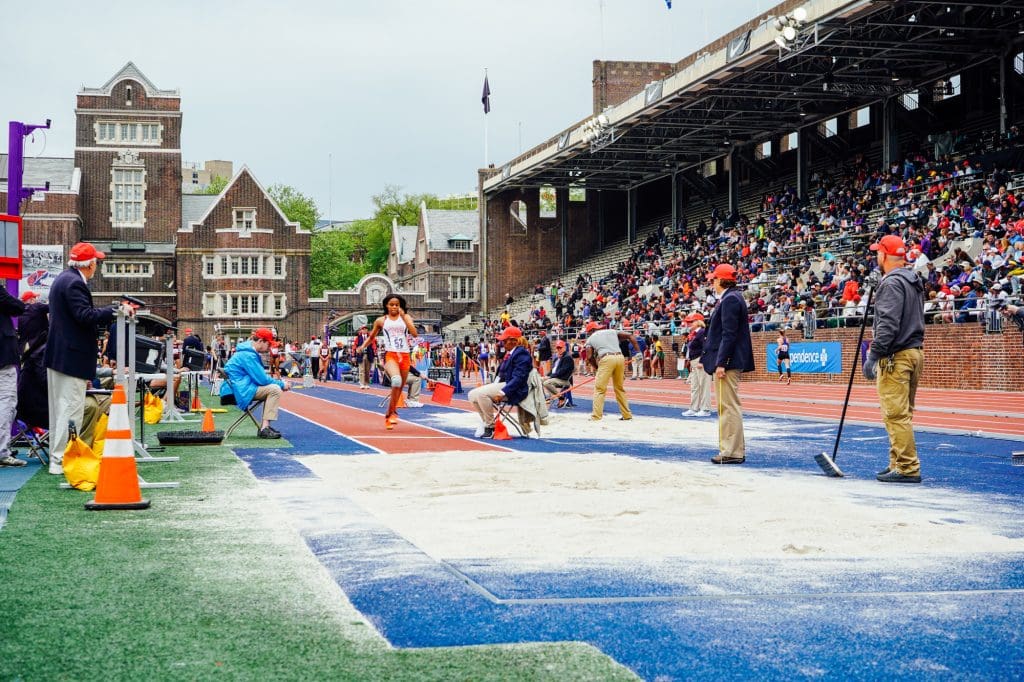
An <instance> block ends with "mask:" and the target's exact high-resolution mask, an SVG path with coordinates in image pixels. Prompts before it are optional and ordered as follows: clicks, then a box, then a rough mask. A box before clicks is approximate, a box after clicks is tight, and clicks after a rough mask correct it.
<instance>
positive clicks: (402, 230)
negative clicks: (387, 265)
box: [395, 225, 420, 263]
mask: <svg viewBox="0 0 1024 682" xmlns="http://www.w3.org/2000/svg"><path fill="white" fill-rule="evenodd" d="M419 229H420V228H419V227H418V226H417V225H398V226H396V228H395V254H396V255H397V256H398V262H399V263H408V262H409V261H411V260H412V259H413V258H414V257H415V256H416V233H417V232H419Z"/></svg>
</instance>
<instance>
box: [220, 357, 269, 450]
mask: <svg viewBox="0 0 1024 682" xmlns="http://www.w3.org/2000/svg"><path fill="white" fill-rule="evenodd" d="M217 374H218V375H219V376H220V378H221V380H222V381H223V383H222V384H221V397H220V404H221V405H234V404H235V392H234V389H233V387H232V386H231V379H229V378H228V375H227V374H226V373H225V372H224V370H222V369H218V370H217ZM225 389H226V390H225ZM263 403H264V400H261V399H257V398H253V401H252V402H251V403H249V406H248V407H247V408H245V409H244V410H241V412H242V414H240V415H238V418H237V419H235V421H233V422H232V423H231V426H229V427H228V428H227V430H226V431H224V438H225V439H226V438H229V437H231V433H232V432H233V431H234V430H235V429H236V428H238V427H239V426H241V424H242V423H243V422H244V421H245V420H246V418H247V417H248V418H249V420H250V421H252V424H253V426H255V427H256V432H257V433H259V430H260V427H261V426H262V425H263V419H262V416H261V417H259V418H257V416H256V410H257V409H260V408H262V407H263ZM239 409H241V408H239ZM261 415H262V413H261Z"/></svg>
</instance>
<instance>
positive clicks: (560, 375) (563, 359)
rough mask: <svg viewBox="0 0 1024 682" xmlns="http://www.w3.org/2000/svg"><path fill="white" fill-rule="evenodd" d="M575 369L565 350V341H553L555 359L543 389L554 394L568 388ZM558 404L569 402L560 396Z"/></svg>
mask: <svg viewBox="0 0 1024 682" xmlns="http://www.w3.org/2000/svg"><path fill="white" fill-rule="evenodd" d="M575 370H576V365H575V363H574V362H573V360H572V355H570V354H569V353H568V351H567V350H566V346H565V341H563V340H561V339H559V340H558V341H555V359H554V362H553V364H552V365H551V371H550V372H549V373H548V376H547V378H545V379H544V390H545V391H546V392H547V393H548V395H550V396H555V395H558V394H559V393H561V392H562V391H564V390H565V389H567V388H569V386H570V385H572V375H573V372H574V371H575ZM558 406H559V407H569V406H571V403H568V401H567V399H566V398H565V397H562V398H559V399H558Z"/></svg>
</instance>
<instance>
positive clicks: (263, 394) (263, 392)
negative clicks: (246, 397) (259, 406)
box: [253, 384, 281, 422]
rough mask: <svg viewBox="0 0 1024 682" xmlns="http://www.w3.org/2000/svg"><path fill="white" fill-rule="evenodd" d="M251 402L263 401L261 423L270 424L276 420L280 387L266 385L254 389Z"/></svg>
mask: <svg viewBox="0 0 1024 682" xmlns="http://www.w3.org/2000/svg"><path fill="white" fill-rule="evenodd" d="M253 400H264V401H266V402H264V403H263V421H266V422H272V421H274V420H275V419H277V403H278V402H280V400H281V387H280V386H278V385H277V384H267V385H266V386H260V387H259V388H257V389H256V395H255V396H253Z"/></svg>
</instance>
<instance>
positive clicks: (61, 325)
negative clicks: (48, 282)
mask: <svg viewBox="0 0 1024 682" xmlns="http://www.w3.org/2000/svg"><path fill="white" fill-rule="evenodd" d="M103 258H105V254H104V253H103V252H102V251H97V250H96V247H94V246H93V245H92V244H90V243H89V242H79V243H78V244H75V245H74V246H72V247H71V252H70V253H69V256H68V265H69V267H68V269H67V270H65V271H64V272H62V273H60V274H59V275H57V279H55V280H54V281H53V285H52V286H51V287H50V332H49V338H48V339H47V342H46V355H45V363H46V385H47V388H48V389H49V392H50V395H49V407H50V473H51V474H63V473H64V467H63V465H62V463H63V460H64V448H65V447H67V443H68V421H73V422H74V423H75V426H76V427H77V428H81V426H82V417H83V415H84V412H85V390H86V388H87V385H88V382H91V381H92V380H93V379H95V378H96V358H97V350H98V349H97V346H96V338H97V326H99V325H103V326H104V327H105V326H106V325H108V324H110V322H111V320H113V319H114V313H115V309H114V308H95V307H93V304H92V293H91V292H90V291H89V285H88V283H89V280H90V279H92V277H93V276H94V275H95V274H96V270H97V268H99V261H100V260H101V259H103ZM122 308H123V310H124V312H125V314H126V315H128V316H131V315H134V314H135V311H134V309H133V308H132V307H131V306H129V305H127V304H124V305H123V306H122Z"/></svg>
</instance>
